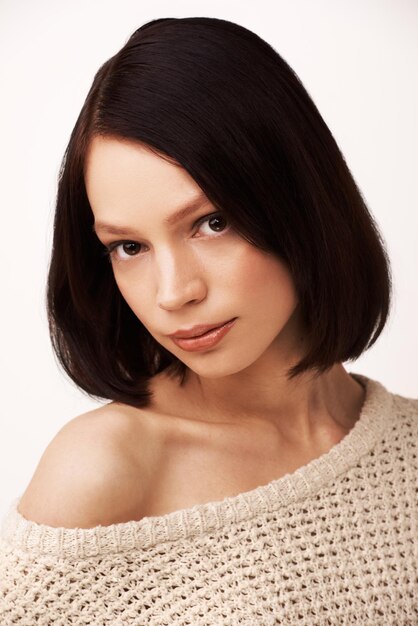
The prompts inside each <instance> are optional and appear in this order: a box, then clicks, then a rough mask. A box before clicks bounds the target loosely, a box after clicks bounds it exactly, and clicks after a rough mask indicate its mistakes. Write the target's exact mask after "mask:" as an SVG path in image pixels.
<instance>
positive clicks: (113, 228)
mask: <svg viewBox="0 0 418 626" xmlns="http://www.w3.org/2000/svg"><path fill="white" fill-rule="evenodd" d="M208 202H209V201H208V199H207V197H206V195H205V194H204V193H203V192H200V193H199V194H197V195H196V196H195V197H194V198H192V199H191V200H189V201H188V202H187V203H186V204H185V205H183V206H182V207H181V208H179V209H177V210H176V211H175V212H174V213H172V214H171V215H169V216H168V217H165V218H164V220H163V223H164V224H168V225H169V226H173V225H174V224H177V222H180V221H181V220H183V219H185V218H186V217H187V216H188V215H190V214H192V213H195V211H197V210H198V209H200V208H201V207H202V206H203V205H204V204H206V203H208ZM92 229H93V231H94V232H95V233H96V234H97V232H98V231H101V232H103V233H109V234H112V235H125V234H126V233H129V232H131V231H132V228H130V227H128V226H118V225H116V224H115V225H114V224H109V223H107V222H95V223H94V224H93V226H92Z"/></svg>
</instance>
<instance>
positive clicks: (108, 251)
mask: <svg viewBox="0 0 418 626" xmlns="http://www.w3.org/2000/svg"><path fill="white" fill-rule="evenodd" d="M217 216H221V217H222V218H224V219H225V217H224V215H223V214H222V213H220V212H219V211H218V212H216V213H210V214H209V215H204V216H203V217H200V218H199V219H198V220H197V221H196V222H195V223H194V224H193V228H197V227H199V226H201V225H202V224H204V223H205V222H206V221H207V222H209V221H210V220H211V219H212V218H213V217H217ZM226 230H228V227H227V228H226ZM224 232H225V231H222V232H221V233H218V236H219V235H222V234H223V233H224ZM215 236H216V235H215ZM129 243H133V244H136V245H142V244H141V243H140V242H138V241H133V240H131V239H122V240H119V241H113V242H112V243H110V244H108V245H107V246H105V250H104V251H103V256H105V257H108V259H109V261H112V259H113V258H114V257H115V252H116V249H117V248H118V247H119V246H122V245H124V244H129ZM142 254H145V253H144V252H138V253H136V254H132V255H128V256H131V257H132V258H135V257H137V256H142ZM117 260H118V261H122V262H123V261H125V260H127V259H117Z"/></svg>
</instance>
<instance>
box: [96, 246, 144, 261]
mask: <svg viewBox="0 0 418 626" xmlns="http://www.w3.org/2000/svg"><path fill="white" fill-rule="evenodd" d="M141 245H142V244H140V243H137V242H136V241H120V242H118V241H115V243H111V244H110V245H108V246H106V250H105V254H108V255H109V257H110V258H111V259H117V260H118V261H124V260H125V259H127V258H129V257H133V256H137V255H138V252H139V248H140V247H141Z"/></svg>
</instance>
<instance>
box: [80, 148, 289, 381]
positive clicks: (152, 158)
mask: <svg viewBox="0 0 418 626" xmlns="http://www.w3.org/2000/svg"><path fill="white" fill-rule="evenodd" d="M85 184H86V190H87V195H88V199H89V202H90V205H91V208H92V211H93V214H94V219H95V231H96V233H97V236H98V238H99V239H100V241H101V242H102V243H103V244H104V245H105V246H107V247H111V248H112V251H111V256H110V258H111V263H112V268H113V272H114V277H115V280H116V283H117V285H118V287H119V289H120V292H121V294H122V296H123V297H124V299H125V300H126V302H127V303H128V305H129V306H130V308H131V309H132V311H133V312H134V313H135V315H136V316H137V318H138V319H139V320H140V321H141V323H142V324H143V325H144V326H145V327H146V328H147V329H148V331H149V332H150V334H151V335H152V336H153V337H154V339H155V340H156V341H157V342H159V343H160V344H161V345H162V346H164V347H165V348H166V349H167V350H169V351H170V352H171V353H172V354H174V355H175V356H176V357H178V358H179V359H180V360H181V361H183V363H185V364H186V365H187V366H188V367H189V368H190V369H191V370H193V371H194V372H195V373H196V374H198V375H200V376H203V377H211V378H218V377H221V376H226V375H229V374H233V373H236V372H238V371H241V370H243V369H244V368H248V367H250V366H255V365H256V363H257V362H258V361H259V360H260V357H263V356H266V355H270V356H271V357H272V358H278V359H280V360H282V361H283V363H288V360H289V357H290V356H291V354H292V351H293V340H294V335H295V332H296V333H297V329H296V326H295V324H294V323H293V324H291V323H290V322H291V319H292V315H293V313H294V312H295V309H296V306H297V296H296V293H295V289H294V285H293V282H292V279H291V276H290V274H289V272H288V270H287V269H286V267H285V265H284V264H283V263H282V262H281V261H280V260H279V259H278V258H276V257H275V256H273V255H271V254H268V253H266V252H264V251H261V250H260V249H258V248H255V247H254V246H253V245H251V244H250V243H248V242H247V241H246V240H244V239H243V238H242V237H241V236H240V235H239V234H238V233H237V232H236V231H234V230H233V229H232V227H231V226H230V225H229V224H228V223H227V221H226V218H223V217H222V214H221V213H219V212H218V211H217V210H216V207H214V205H212V204H211V203H210V202H209V201H208V200H207V198H206V197H205V196H204V194H202V190H201V189H200V187H199V186H198V185H197V184H196V182H195V181H194V180H193V178H192V177H191V176H190V175H189V174H188V173H187V172H186V170H184V169H183V168H182V167H180V166H178V165H175V164H172V163H169V162H168V161H166V160H164V159H163V158H161V157H159V156H157V155H156V154H155V153H153V152H151V151H150V150H149V149H148V148H147V147H146V146H145V145H143V144H140V143H139V142H134V141H130V140H124V139H120V140H119V139H115V138H110V137H97V136H96V137H94V138H93V139H92V140H91V143H90V145H89V149H88V152H87V158H86V166H85ZM197 196H200V197H201V199H200V201H198V202H197V204H196V208H195V210H194V211H193V212H191V213H188V214H187V215H184V216H183V217H182V218H180V219H177V220H176V221H175V222H174V221H173V223H169V222H168V219H169V218H170V217H171V216H173V215H174V213H176V212H177V211H178V210H179V209H181V208H183V207H185V205H186V204H189V203H190V202H191V201H192V200H193V199H194V198H195V197H197ZM202 218H204V219H202ZM210 218H212V219H210ZM214 218H217V219H214ZM198 222H200V223H198ZM232 318H237V319H236V321H235V324H234V325H233V327H232V328H231V329H230V331H229V332H228V333H227V334H226V335H225V336H224V337H223V339H222V340H221V341H220V342H219V343H217V344H216V345H215V346H213V347H210V348H207V349H204V350H199V351H195V352H190V351H186V350H184V349H183V348H181V347H179V346H177V345H176V344H175V343H174V342H173V340H172V339H171V338H170V337H168V336H167V335H169V334H171V333H174V332H175V331H177V330H178V329H185V328H190V327H191V326H194V325H196V324H217V323H221V322H224V321H226V320H230V319H232ZM268 362H270V359H268Z"/></svg>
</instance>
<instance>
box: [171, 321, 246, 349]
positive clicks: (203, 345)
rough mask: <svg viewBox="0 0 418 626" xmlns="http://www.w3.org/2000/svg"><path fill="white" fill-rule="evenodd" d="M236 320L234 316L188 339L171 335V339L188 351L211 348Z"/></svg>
mask: <svg viewBox="0 0 418 626" xmlns="http://www.w3.org/2000/svg"><path fill="white" fill-rule="evenodd" d="M236 320H237V318H236V317H235V318H234V319H232V320H230V321H229V322H226V323H225V324H223V325H222V326H220V327H218V328H213V329H212V330H210V331H208V332H207V333H205V334H204V335H201V336H199V337H190V338H188V339H185V338H179V337H172V340H173V342H174V343H175V344H176V346H178V347H179V348H181V349H182V350H186V351H188V352H196V351H199V350H206V349H207V348H211V347H212V346H215V345H216V344H217V343H219V342H220V341H221V339H223V337H224V336H225V335H226V334H227V333H228V332H229V330H230V329H231V328H232V326H233V325H234V324H235V322H236Z"/></svg>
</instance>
